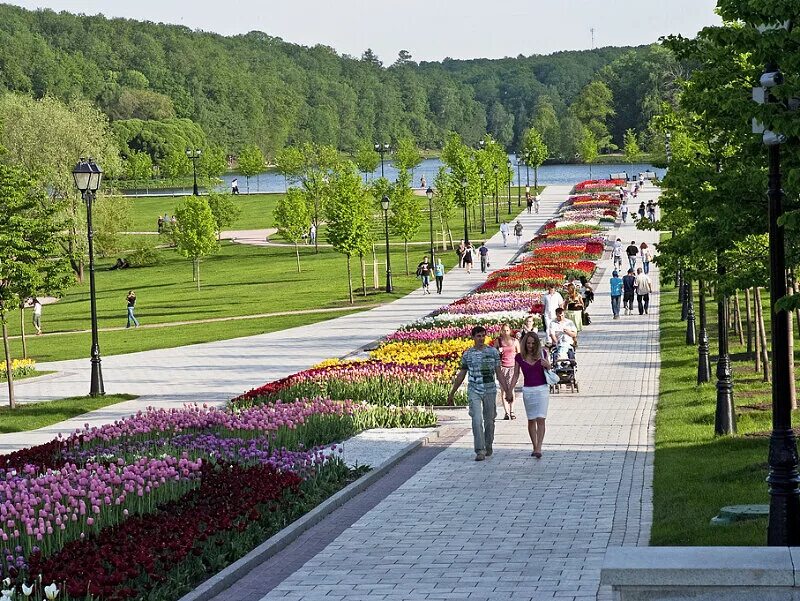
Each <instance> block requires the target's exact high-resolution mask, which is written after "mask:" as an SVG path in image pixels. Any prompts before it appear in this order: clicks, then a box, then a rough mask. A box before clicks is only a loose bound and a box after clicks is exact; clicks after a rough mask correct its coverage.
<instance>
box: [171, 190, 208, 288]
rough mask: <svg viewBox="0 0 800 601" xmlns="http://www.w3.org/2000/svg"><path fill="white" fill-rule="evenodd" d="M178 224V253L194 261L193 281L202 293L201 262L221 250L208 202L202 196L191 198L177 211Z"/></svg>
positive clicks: (176, 231)
mask: <svg viewBox="0 0 800 601" xmlns="http://www.w3.org/2000/svg"><path fill="white" fill-rule="evenodd" d="M175 216H176V218H177V220H178V223H177V225H176V227H175V238H176V241H177V243H178V252H179V253H181V254H182V255H183V256H184V257H187V258H189V259H191V260H192V279H193V281H194V282H196V283H197V291H198V292H199V291H200V261H201V259H203V258H205V257H208V256H210V255H213V254H214V253H216V252H217V251H218V250H219V244H218V243H217V225H216V223H215V222H214V214H213V213H212V212H211V207H209V206H208V200H207V199H206V198H204V197H202V196H189V197H187V198H186V199H185V200H184V201H183V203H182V204H181V206H179V207H178V209H177V210H176V211H175Z"/></svg>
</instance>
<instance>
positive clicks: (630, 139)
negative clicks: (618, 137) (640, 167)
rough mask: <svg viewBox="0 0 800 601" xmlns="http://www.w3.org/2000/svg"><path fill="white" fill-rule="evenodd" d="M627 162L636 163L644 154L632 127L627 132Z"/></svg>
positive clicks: (625, 150) (625, 149)
mask: <svg viewBox="0 0 800 601" xmlns="http://www.w3.org/2000/svg"><path fill="white" fill-rule="evenodd" d="M624 152H625V162H626V163H636V162H637V161H639V159H640V158H641V156H642V151H641V149H640V148H639V142H637V140H636V134H635V133H634V131H633V130H632V129H629V130H627V131H626V132H625V148H624Z"/></svg>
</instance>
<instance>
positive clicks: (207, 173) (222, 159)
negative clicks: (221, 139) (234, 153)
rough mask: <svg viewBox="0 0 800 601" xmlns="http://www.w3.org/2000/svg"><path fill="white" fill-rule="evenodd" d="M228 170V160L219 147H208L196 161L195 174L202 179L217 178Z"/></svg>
mask: <svg viewBox="0 0 800 601" xmlns="http://www.w3.org/2000/svg"><path fill="white" fill-rule="evenodd" d="M227 170H228V158H227V156H226V154H225V151H224V150H223V149H222V147H220V146H209V147H208V148H206V149H205V150H203V153H202V154H201V155H200V158H199V159H198V161H197V174H198V175H200V176H201V177H204V178H218V177H220V176H221V175H222V174H223V173H225V172H226V171H227Z"/></svg>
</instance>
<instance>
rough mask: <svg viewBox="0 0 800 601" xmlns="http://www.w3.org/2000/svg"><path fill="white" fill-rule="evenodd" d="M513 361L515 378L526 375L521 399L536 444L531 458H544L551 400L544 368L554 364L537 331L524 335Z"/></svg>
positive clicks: (532, 441)
mask: <svg viewBox="0 0 800 601" xmlns="http://www.w3.org/2000/svg"><path fill="white" fill-rule="evenodd" d="M514 363H515V366H514V376H513V378H514V381H515V382H516V381H517V379H518V378H519V374H520V372H522V377H523V385H522V401H523V402H524V403H525V413H526V416H527V418H528V436H530V438H531V444H532V445H533V452H532V453H531V457H536V458H537V459H541V457H542V442H544V432H545V419H547V406H548V405H549V402H550V387H549V386H548V385H547V380H546V379H545V376H544V370H545V369H551V365H550V361H549V360H548V359H547V353H546V352H545V351H543V350H542V342H541V341H540V340H539V336H538V335H537V334H536V333H535V332H531V333H529V334H525V336H524V337H523V339H522V350H521V351H520V352H519V354H518V355H517V356H516V357H515V359H514Z"/></svg>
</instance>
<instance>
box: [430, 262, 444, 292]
mask: <svg viewBox="0 0 800 601" xmlns="http://www.w3.org/2000/svg"><path fill="white" fill-rule="evenodd" d="M433 274H434V276H435V277H436V294H441V293H442V286H443V285H444V263H442V260H441V259H436V264H435V265H434V267H433Z"/></svg>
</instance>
